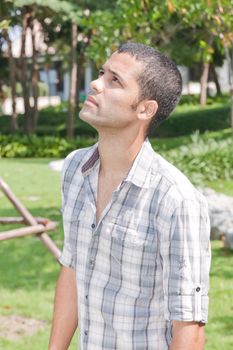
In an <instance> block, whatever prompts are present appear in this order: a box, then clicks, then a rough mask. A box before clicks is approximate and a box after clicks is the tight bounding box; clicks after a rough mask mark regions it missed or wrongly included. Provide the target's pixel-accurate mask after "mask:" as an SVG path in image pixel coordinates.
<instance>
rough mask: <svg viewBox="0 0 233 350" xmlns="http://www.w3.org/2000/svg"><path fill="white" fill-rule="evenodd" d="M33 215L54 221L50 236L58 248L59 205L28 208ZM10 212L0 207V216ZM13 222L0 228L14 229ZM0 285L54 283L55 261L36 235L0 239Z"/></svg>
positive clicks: (23, 286)
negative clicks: (55, 225) (55, 206)
mask: <svg viewBox="0 0 233 350" xmlns="http://www.w3.org/2000/svg"><path fill="white" fill-rule="evenodd" d="M30 212H31V213H32V215H35V216H42V217H47V218H49V219H51V220H54V221H55V222H57V228H56V230H55V231H53V232H51V233H49V235H50V237H51V238H52V239H53V241H54V242H55V243H56V245H57V246H58V247H59V248H60V249H61V248H62V245H63V230H62V223H61V215H60V212H59V210H58V208H51V207H49V208H43V209H41V208H39V209H38V208H37V209H33V210H31V211H30ZM11 214H12V212H11V213H10V211H8V210H4V211H3V210H1V216H9V215H11ZM13 228H16V226H15V227H13V225H10V226H9V225H7V226H6V225H1V231H3V230H7V229H13ZM0 266H1V272H0V285H1V287H3V288H7V289H12V290H14V289H16V288H20V289H25V290H33V289H35V288H41V289H46V288H49V287H50V286H54V280H55V278H56V276H57V270H58V262H57V261H56V259H55V258H54V257H53V256H52V254H51V253H50V252H49V250H48V249H47V247H46V246H45V245H44V244H43V243H42V242H41V241H40V239H39V238H37V237H35V236H27V237H22V238H15V239H11V240H7V241H1V242H0Z"/></svg>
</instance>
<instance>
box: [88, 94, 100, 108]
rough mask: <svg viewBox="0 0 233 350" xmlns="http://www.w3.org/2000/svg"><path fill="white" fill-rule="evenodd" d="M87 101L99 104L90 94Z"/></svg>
mask: <svg viewBox="0 0 233 350" xmlns="http://www.w3.org/2000/svg"><path fill="white" fill-rule="evenodd" d="M86 101H88V102H91V103H93V104H94V105H95V106H98V103H97V101H96V99H95V98H94V97H92V96H90V95H89V96H88V97H87V99H86Z"/></svg>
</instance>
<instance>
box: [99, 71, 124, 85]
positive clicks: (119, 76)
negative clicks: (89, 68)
mask: <svg viewBox="0 0 233 350" xmlns="http://www.w3.org/2000/svg"><path fill="white" fill-rule="evenodd" d="M101 69H102V70H103V71H106V70H108V71H109V72H110V73H112V74H113V75H115V76H116V77H117V78H119V80H120V81H121V82H122V84H123V85H125V84H126V80H125V79H124V78H123V77H122V76H121V75H120V74H119V73H117V72H116V71H114V70H113V69H111V68H107V69H105V68H104V66H102V67H100V70H101Z"/></svg>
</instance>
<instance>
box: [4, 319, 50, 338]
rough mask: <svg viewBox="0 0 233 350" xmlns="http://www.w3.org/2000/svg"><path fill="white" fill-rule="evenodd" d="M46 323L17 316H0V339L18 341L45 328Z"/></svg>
mask: <svg viewBox="0 0 233 350" xmlns="http://www.w3.org/2000/svg"><path fill="white" fill-rule="evenodd" d="M45 326H46V322H45V321H41V320H35V319H33V318H25V317H22V316H17V315H10V316H0V338H4V339H8V340H18V339H20V338H21V337H30V336H32V335H33V334H35V333H36V332H38V331H41V330H43V329H44V328H45Z"/></svg>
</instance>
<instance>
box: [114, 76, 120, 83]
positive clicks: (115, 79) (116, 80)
mask: <svg viewBox="0 0 233 350" xmlns="http://www.w3.org/2000/svg"><path fill="white" fill-rule="evenodd" d="M112 81H114V82H116V83H120V82H119V79H118V78H117V77H116V76H114V75H113V77H112Z"/></svg>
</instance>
